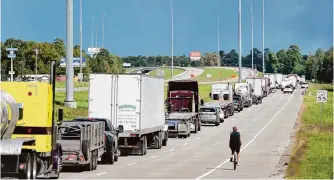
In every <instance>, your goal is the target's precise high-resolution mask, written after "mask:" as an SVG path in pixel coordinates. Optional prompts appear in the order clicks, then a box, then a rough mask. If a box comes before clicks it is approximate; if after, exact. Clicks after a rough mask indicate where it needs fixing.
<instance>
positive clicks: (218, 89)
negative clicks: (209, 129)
mask: <svg viewBox="0 0 334 180" xmlns="http://www.w3.org/2000/svg"><path fill="white" fill-rule="evenodd" d="M209 96H210V97H211V100H212V101H210V102H209V103H206V104H215V105H219V106H220V108H221V110H222V111H223V112H224V118H225V119H226V118H228V117H229V116H233V115H234V104H233V86H232V85H231V84H230V83H220V84H212V88H211V93H209ZM223 121H224V119H222V121H221V122H223Z"/></svg>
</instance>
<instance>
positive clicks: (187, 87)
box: [166, 80, 204, 133]
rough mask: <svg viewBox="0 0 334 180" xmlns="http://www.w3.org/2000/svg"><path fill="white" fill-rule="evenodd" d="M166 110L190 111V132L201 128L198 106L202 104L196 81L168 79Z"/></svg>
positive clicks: (169, 111) (170, 111)
mask: <svg viewBox="0 0 334 180" xmlns="http://www.w3.org/2000/svg"><path fill="white" fill-rule="evenodd" d="M166 105H167V112H168V113H172V112H185V113H189V112H191V113H192V115H193V116H194V117H192V118H191V122H190V123H191V124H192V126H191V132H194V133H197V132H198V131H200V130H201V121H200V117H199V114H198V113H199V112H198V111H199V108H200V106H201V105H204V101H203V100H202V99H200V96H199V90H198V82H197V81H193V80H177V81H169V82H168V86H167V100H166Z"/></svg>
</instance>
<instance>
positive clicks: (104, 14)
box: [102, 13, 107, 48]
mask: <svg viewBox="0 0 334 180" xmlns="http://www.w3.org/2000/svg"><path fill="white" fill-rule="evenodd" d="M106 15H107V14H106V13H103V14H102V48H104V16H106Z"/></svg>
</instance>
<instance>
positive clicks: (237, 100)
mask: <svg viewBox="0 0 334 180" xmlns="http://www.w3.org/2000/svg"><path fill="white" fill-rule="evenodd" d="M233 103H234V109H235V110H237V111H238V112H240V111H242V110H244V103H243V101H242V98H241V96H239V95H233Z"/></svg>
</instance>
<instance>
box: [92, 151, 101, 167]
mask: <svg viewBox="0 0 334 180" xmlns="http://www.w3.org/2000/svg"><path fill="white" fill-rule="evenodd" d="M98 156H99V154H98V150H95V151H93V157H94V158H93V159H92V160H93V170H96V168H97V160H98Z"/></svg>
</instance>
